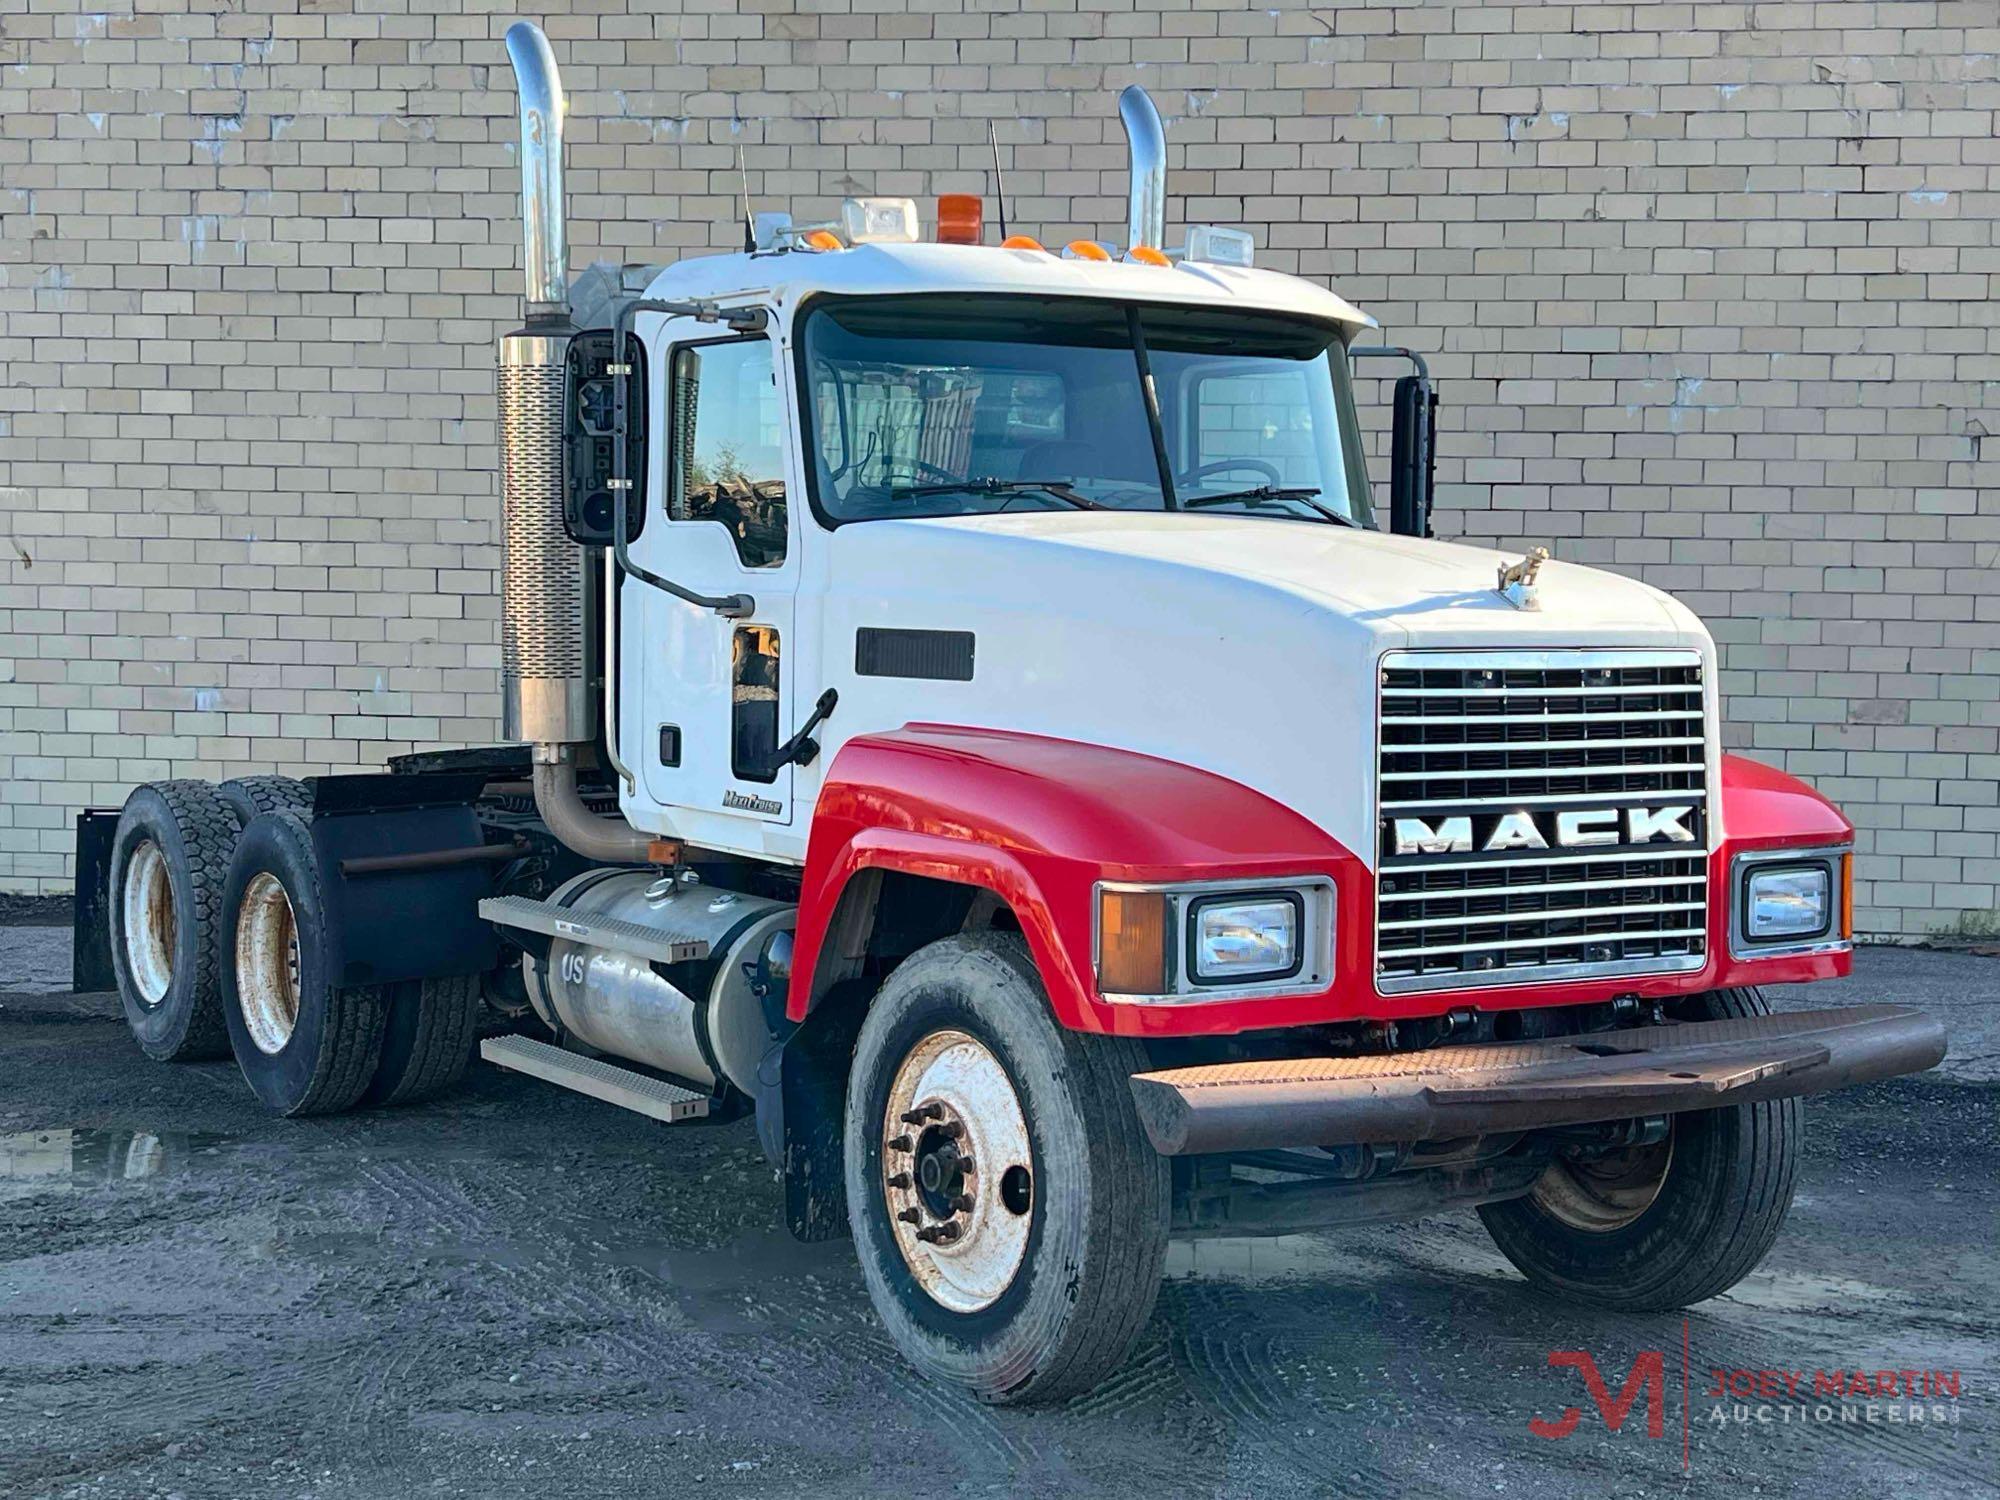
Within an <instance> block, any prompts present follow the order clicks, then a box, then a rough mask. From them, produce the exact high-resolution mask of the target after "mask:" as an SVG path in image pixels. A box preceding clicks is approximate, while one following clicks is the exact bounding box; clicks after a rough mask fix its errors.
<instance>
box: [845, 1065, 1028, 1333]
mask: <svg viewBox="0 0 2000 1500" xmlns="http://www.w3.org/2000/svg"><path fill="white" fill-rule="evenodd" d="M882 1126H883V1128H882V1139H883V1151H882V1191H883V1195H884V1197H885V1198H886V1200H887V1202H888V1206H889V1226H890V1229H891V1230H892V1231H893V1233H894V1235H895V1238H896V1248H897V1249H898V1250H899V1251H901V1252H902V1256H903V1261H904V1263H905V1264H906V1265H908V1266H909V1268H910V1273H911V1275H913V1276H914V1277H916V1280H917V1285H919V1286H920V1287H922V1288H923V1289H924V1292H925V1294H926V1295H928V1296H929V1297H930V1298H931V1300H932V1301H934V1302H936V1303H938V1304H939V1305H940V1306H942V1307H946V1308H949V1309H950V1310H951V1311H953V1312H960V1313H972V1312H978V1311H979V1310H980V1309H981V1308H985V1307H990V1306H992V1305H993V1304H994V1303H995V1302H997V1301H999V1299H1000V1296H1001V1294H1002V1293H1004V1292H1005V1291H1006V1290H1007V1288H1008V1287H1010V1286H1012V1285H1013V1284H1014V1277H1015V1275H1016V1273H1017V1272H1019V1270H1020V1269H1021V1262H1022V1261H1023V1260H1024V1259H1025V1258H1026V1256H1027V1253H1028V1231H1029V1229H1030V1227H1031V1226H1032V1225H1033V1222H1034V1211H1033V1210H1034V1204H1035V1198H1036V1195H1037V1194H1038V1193H1039V1192H1040V1184H1039V1183H1037V1182H1036V1181H1035V1179H1034V1156H1033V1152H1032V1150H1031V1149H1030V1147H1029V1142H1028V1122H1027V1118H1026V1117H1025V1116H1024V1115H1023V1114H1022V1113H1021V1101H1020V1099H1019V1098H1018V1097H1017V1096H1016V1095H1015V1093H1014V1085H1013V1082H1012V1081H1011V1080H1010V1079H1009V1078H1008V1077H1007V1070H1006V1069H1005V1068H1003V1067H1001V1065H1000V1059H999V1058H997V1057H995V1056H994V1055H993V1054H992V1052H990V1051H989V1050H988V1049H987V1048H986V1046H985V1044H984V1043H982V1042H980V1041H978V1040H976V1039H975V1038H973V1037H971V1036H969V1035H967V1034H966V1033H965V1032H963V1031H935V1032H932V1033H931V1034H930V1035H929V1036H927V1037H925V1038H924V1039H923V1040H922V1041H921V1042H918V1043H917V1045H916V1046H915V1047H913V1048H912V1049H911V1050H910V1055H909V1056H908V1057H906V1058H904V1059H903V1065H902V1066H901V1067H900V1068H898V1069H897V1070H896V1077H895V1080H894V1082H892V1083H891V1084H890V1086H889V1104H888V1108H887V1109H886V1110H885V1111H884V1113H883V1120H882Z"/></svg>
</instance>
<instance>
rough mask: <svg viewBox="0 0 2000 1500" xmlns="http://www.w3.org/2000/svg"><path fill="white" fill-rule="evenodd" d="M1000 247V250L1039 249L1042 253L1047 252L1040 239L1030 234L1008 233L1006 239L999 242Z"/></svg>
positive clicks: (1045, 253)
mask: <svg viewBox="0 0 2000 1500" xmlns="http://www.w3.org/2000/svg"><path fill="white" fill-rule="evenodd" d="M1000 248H1001V249H1002V250H1040V251H1041V253H1042V254H1044V255H1047V254H1048V253H1049V252H1048V250H1047V249H1046V248H1045V247H1044V246H1043V244H1042V242H1041V241H1040V240H1038V239H1035V238H1034V237H1033V236H1032V235H1025V234H1010V235H1008V236H1007V238H1006V239H1004V240H1002V241H1001V242H1000Z"/></svg>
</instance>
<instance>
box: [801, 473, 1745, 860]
mask: <svg viewBox="0 0 2000 1500" xmlns="http://www.w3.org/2000/svg"><path fill="white" fill-rule="evenodd" d="M1520 556H1521V554H1520V553H1519V552H1494V551H1488V550H1486V549H1483V548H1476V547H1462V546H1455V545H1451V544H1448V543H1441V542H1427V541H1416V540H1413V539H1410V538H1406V537H1394V536H1385V535H1382V534H1380V533H1377V532H1372V531H1358V530H1354V529H1351V528H1347V527H1339V526H1334V525H1321V524H1317V523H1314V522H1307V521H1298V520H1276V519H1271V520H1267V519H1263V518H1251V517H1240V516H1217V515H1199V516H1198V515H1188V514H1185V513H1182V514H1174V515H1161V514H1133V513H1121V514H1107V513H1101V512H1067V511H1065V512H1040V511H1038V512H1032V513H1021V514H1016V515H993V516H973V517H953V518H949V519H941V520H923V521H870V522H864V523H858V524H853V525H847V526H842V527H840V528H839V529H838V530H837V531H835V532H834V534H833V538H832V545H831V547H830V548H829V549H828V553H827V558H828V568H829V574H828V576H827V578H826V579H825V581H824V588H825V593H824V594H823V595H822V597H821V599H820V600H819V601H817V603H818V607H819V608H820V609H821V610H822V611H823V634H822V636H821V639H822V640H823V641H824V642H825V649H826V654H827V658H826V662H825V672H826V682H827V683H828V685H832V686H837V687H839V689H840V704H841V707H840V712H839V714H838V715H837V716H836V719H837V721H838V728H839V734H838V735H829V736H828V740H829V743H828V744H827V747H826V748H827V750H828V752H829V754H828V757H827V759H828V760H830V759H831V752H832V751H833V750H834V749H835V748H836V746H837V742H838V740H840V739H844V738H846V737H847V736H849V735H853V734H860V733H864V732H867V731H869V730H878V729H886V728H893V727H896V726H898V725H901V724H904V723H908V722H910V721H912V720H918V719H930V720H938V721H943V722H949V723H961V724H971V725H978V726H982V727H991V728H1004V729H1018V730H1022V731H1026V732H1030V733H1038V734H1049V735H1056V736H1060V737H1062V738H1065V739H1075V740H1083V741H1087V742H1091V743H1098V744H1105V745H1114V746H1118V747H1120V748H1124V749H1130V750H1137V751H1141V752H1143V753H1146V754H1150V755H1156V756H1160V757H1163V758H1165V759H1169V760H1175V761H1180V762H1183V763H1186V764H1189V765H1195V766H1200V767H1201V768H1203V769H1205V770H1209V771H1213V772H1216V773H1217V774H1219V775H1223V776H1228V777H1230V778H1232V779H1233V780H1236V781H1240V782H1242V783H1244V784H1245V785H1248V786H1251V787H1255V788H1256V789H1257V790H1259V791H1262V792H1264V793H1266V794H1267V795H1269V796H1272V797H1274V798H1276V799H1277V800H1279V801H1280V802H1283V803H1285V804H1287V805H1289V806H1291V807H1294V808H1296V809H1298V810H1299V811H1300V812H1301V813H1303V814H1305V815H1306V816H1307V817H1309V818H1311V819H1313V821H1314V822H1316V823H1318V824H1319V826H1321V827H1322V828H1324V829H1326V830H1327V832H1328V833H1330V834H1332V835H1333V836H1334V837H1335V838H1336V839H1338V840H1340V842H1341V843H1343V844H1344V845H1346V847H1348V848H1349V849H1351V850H1353V851H1354V852H1355V853H1356V854H1359V855H1361V856H1362V857H1363V858H1364V859H1367V860H1369V861H1370V862H1371V863H1372V862H1373V847H1374V798H1373V786H1374V777H1373V772H1372V767H1373V764H1374V755H1375V724H1374V720H1375V699H1376V683H1377V664H1378V662H1379V659H1380V657H1381V655H1382V653H1384V652H1385V651H1394V650H1403V649H1426V648H1439V647H1456V648H1468V647H1470V648H1503V647H1516V648H1523V649H1537V648H1548V649H1561V648H1574V647H1624V648H1640V647H1645V648H1674V649H1680V650H1690V649H1692V650H1698V651H1700V652H1701V653H1702V655H1703V656H1704V658H1705V659H1707V660H1708V661H1709V662H1710V665H1711V668H1712V665H1713V654H1714V648H1713V645H1712V643H1711V642H1710V640H1709V637H1708V634H1707V632H1706V631H1705V630H1704V629H1703V628H1702V626H1701V623H1700V622H1699V621H1698V620H1697V619H1696V618H1695V617H1694V616H1693V614H1691V613H1690V612H1689V611H1688V610H1687V609H1686V608H1685V607H1684V606H1683V605H1681V604H1680V603H1678V602H1677V601H1676V600H1674V599H1672V598H1671V597H1670V596H1668V595H1666V594H1663V593H1661V592H1660V591H1659V590H1657V589H1654V588H1651V587H1649V586H1647V585H1645V584H1642V583H1638V582H1636V581H1634V580H1632V579H1629V578H1624V577H1620V576H1619V575H1616V574H1612V573H1604V572H1599V571H1597V570H1596V569H1592V568H1585V567H1579V566H1576V565H1573V564H1569V563H1563V562H1559V561H1551V562H1549V563H1547V564H1545V565H1544V566H1543V568H1542V570H1541V575H1540V580H1539V589H1538V598H1537V601H1536V607H1534V608H1528V609H1522V608H1517V607H1516V606H1514V605H1513V604H1511V603H1509V602H1508V601H1507V600H1506V599H1505V598H1503V597H1502V596H1501V595H1500V594H1499V593H1498V591H1497V589H1496V587H1495V585H1496V583H1497V575H1498V572H1499V568H1500V566H1501V564H1502V563H1510V562H1515V561H1518V560H1519V558H1520ZM811 592H813V589H812V585H811V584H808V585H807V590H806V594H807V595H808V596H809V595H810V593H811ZM800 605H801V607H802V609H810V608H812V607H814V601H812V600H811V599H810V598H809V597H806V596H802V597H801V599H800ZM864 625H874V626H891V627H900V628H906V629H932V630H959V631H972V632H973V633H974V634H975V635H976V637H977V646H976V669H975V672H974V677H973V680H972V681H971V682H967V683H935V682H916V681H908V680H903V679H885V678H875V677H854V676H852V675H851V674H852V668H853V660H854V658H853V646H852V641H853V638H854V632H855V630H856V629H857V628H858V627H860V626H864ZM1707 675H1708V679H1709V682H1710V684H1711V688H1710V695H1711V699H1712V697H1713V686H1712V684H1713V682H1714V675H1715V674H1714V672H1713V670H1711V671H1710V672H1709V673H1708V674H1707ZM818 685H819V684H818V683H817V682H815V683H814V684H813V686H814V688H815V689H817V687H818ZM1713 720H1714V716H1713V713H1711V724H1712V723H1713ZM833 727H834V726H833V725H831V724H830V725H829V729H831V728H833ZM1711 732H1712V731H1711ZM821 764H825V761H822V762H821Z"/></svg>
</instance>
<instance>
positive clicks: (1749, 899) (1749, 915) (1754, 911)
mask: <svg viewBox="0 0 2000 1500" xmlns="http://www.w3.org/2000/svg"><path fill="white" fill-rule="evenodd" d="M1832 908H1833V874H1832V872H1831V871H1830V870H1829V869H1828V868H1827V867H1826V866H1825V865H1823V864H1815V865H1794V866H1791V867H1789V868H1779V869H1775V870H1752V871H1751V872H1750V883H1749V886H1748V888H1747V890H1746V892H1745V909H1744V913H1743V931H1744V935H1745V936H1746V937H1748V938H1749V939H1750V941H1751V942H1753V943H1768V942H1773V941H1776V940H1777V939H1779V938H1808V937H1818V936H1820V935H1821V934H1822V933H1824V932H1826V931H1827V929H1828V928H1830V927H1831V926H1832V925H1833V912H1832Z"/></svg>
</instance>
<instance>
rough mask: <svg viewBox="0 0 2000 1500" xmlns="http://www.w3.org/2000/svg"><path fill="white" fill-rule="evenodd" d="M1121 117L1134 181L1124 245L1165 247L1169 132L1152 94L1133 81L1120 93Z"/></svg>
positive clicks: (1157, 248) (1119, 116)
mask: <svg viewBox="0 0 2000 1500" xmlns="http://www.w3.org/2000/svg"><path fill="white" fill-rule="evenodd" d="M1118 118H1119V120H1120V121H1122V122H1123V123H1124V126H1125V141H1126V145H1127V146H1128V148H1129V149H1130V155H1131V163H1132V183H1131V194H1130V201H1129V203H1128V205H1127V209H1126V226H1125V245H1126V248H1127V249H1128V250H1136V249H1138V248H1139V247H1140V246H1141V245H1145V246H1148V247H1150V248H1151V249H1154V250H1159V249H1162V248H1164V246H1165V244H1166V239H1167V133H1166V129H1165V127H1163V126H1162V125H1161V124H1160V112H1159V110H1157V109H1155V108H1154V107H1153V98H1152V95H1150V94H1148V93H1147V92H1146V91H1145V90H1144V89H1142V88H1140V87H1139V85H1138V84H1136V83H1135V84H1133V85H1132V86H1131V87H1130V88H1128V89H1126V90H1125V92H1124V93H1122V94H1120V95H1119V96H1118Z"/></svg>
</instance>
